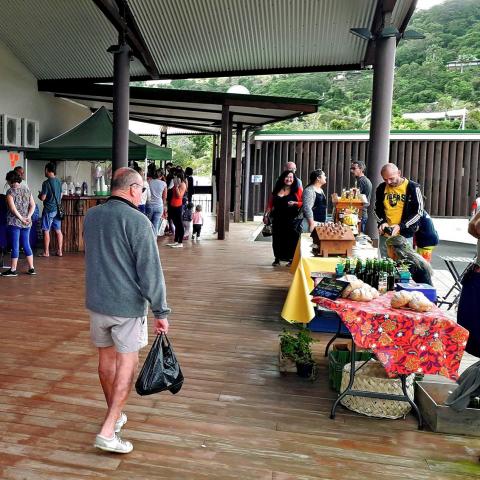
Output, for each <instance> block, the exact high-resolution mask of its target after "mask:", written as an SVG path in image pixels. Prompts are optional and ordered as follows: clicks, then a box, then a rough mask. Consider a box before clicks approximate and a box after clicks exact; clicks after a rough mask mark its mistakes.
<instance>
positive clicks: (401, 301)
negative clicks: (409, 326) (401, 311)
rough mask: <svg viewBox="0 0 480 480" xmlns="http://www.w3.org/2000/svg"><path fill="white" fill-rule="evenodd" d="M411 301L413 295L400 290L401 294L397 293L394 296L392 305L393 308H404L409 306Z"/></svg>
mask: <svg viewBox="0 0 480 480" xmlns="http://www.w3.org/2000/svg"><path fill="white" fill-rule="evenodd" d="M411 299H412V294H411V293H410V292H406V291H405V290H400V291H399V292H395V293H394V294H393V296H392V300H391V301H390V304H391V306H392V307H393V308H402V307H405V306H407V305H408V303H409V302H410V300H411Z"/></svg>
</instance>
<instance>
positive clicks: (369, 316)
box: [312, 292, 468, 427]
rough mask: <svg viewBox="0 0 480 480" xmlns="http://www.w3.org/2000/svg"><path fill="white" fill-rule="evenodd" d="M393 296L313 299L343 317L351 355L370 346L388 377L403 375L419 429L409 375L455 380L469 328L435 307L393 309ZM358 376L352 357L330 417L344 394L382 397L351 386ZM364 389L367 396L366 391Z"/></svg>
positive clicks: (403, 384) (401, 376) (403, 383)
mask: <svg viewBox="0 0 480 480" xmlns="http://www.w3.org/2000/svg"><path fill="white" fill-rule="evenodd" d="M392 295H393V292H389V293H387V294H385V295H382V296H380V297H379V298H377V299H375V300H372V301H371V302H355V301H353V300H347V299H337V300H330V299H327V298H323V297H314V298H313V300H312V301H313V302H314V303H315V304H317V305H321V306H323V307H326V308H330V309H331V310H334V311H335V312H337V313H338V315H340V317H341V319H342V321H343V323H344V324H345V325H346V327H347V328H348V329H349V331H350V333H351V334H352V358H353V359H354V358H355V351H354V350H355V346H359V347H362V348H366V349H369V350H371V351H372V352H373V353H374V354H375V356H376V357H377V359H378V360H379V361H380V362H381V363H382V365H383V366H384V367H385V370H386V372H387V375H388V376H389V377H390V378H393V377H396V376H398V377H400V379H401V382H402V390H403V392H404V394H405V396H406V398H403V400H408V401H409V403H410V404H411V405H412V407H413V408H414V410H415V411H416V412H417V416H418V418H419V427H421V424H422V422H421V417H420V412H419V411H418V408H417V406H416V405H415V403H414V402H413V400H412V399H410V398H409V397H408V395H407V393H406V389H405V377H406V375H410V374H412V373H420V374H440V375H443V376H445V377H447V378H451V379H453V380H455V379H456V378H457V376H458V368H459V366H460V361H461V359H462V355H463V352H464V350H465V346H466V343H467V338H468V331H467V330H465V329H464V328H463V327H461V326H460V325H458V324H457V323H456V322H454V321H453V320H451V319H450V318H449V317H447V316H446V315H445V313H444V312H442V311H441V310H440V309H439V308H438V307H435V306H434V307H433V309H432V310H431V311H430V312H425V313H419V312H415V311H412V310H409V309H404V308H392V307H391V306H390V299H391V296H392ZM354 376H355V362H354V360H352V368H351V373H350V382H349V385H348V387H347V388H346V390H345V391H344V392H342V393H341V395H340V396H339V397H338V398H337V400H336V401H335V403H334V405H333V407H332V413H331V416H332V418H334V416H335V409H336V407H337V405H338V403H339V402H340V400H341V399H342V398H343V397H344V396H346V395H357V396H378V395H379V394H377V393H375V394H374V395H372V392H358V391H355V390H351V387H352V385H353V380H354ZM365 393H369V395H364V394H365ZM387 398H392V397H391V396H389V397H387ZM397 400H398V398H397Z"/></svg>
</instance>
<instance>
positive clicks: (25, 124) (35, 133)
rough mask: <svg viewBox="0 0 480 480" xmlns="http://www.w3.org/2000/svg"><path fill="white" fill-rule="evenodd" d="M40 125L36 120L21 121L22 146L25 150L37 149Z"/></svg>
mask: <svg viewBox="0 0 480 480" xmlns="http://www.w3.org/2000/svg"><path fill="white" fill-rule="evenodd" d="M39 138H40V125H39V122H38V120H30V119H29V118H24V119H22V145H23V146H24V147H25V148H38V144H39Z"/></svg>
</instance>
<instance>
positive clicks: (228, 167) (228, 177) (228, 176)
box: [225, 113, 233, 232]
mask: <svg viewBox="0 0 480 480" xmlns="http://www.w3.org/2000/svg"><path fill="white" fill-rule="evenodd" d="M232 118H233V115H232V114H231V113H229V116H228V129H227V157H226V164H225V187H226V194H225V197H226V198H225V231H226V232H228V231H230V212H231V210H232Z"/></svg>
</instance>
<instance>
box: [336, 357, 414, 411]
mask: <svg viewBox="0 0 480 480" xmlns="http://www.w3.org/2000/svg"><path fill="white" fill-rule="evenodd" d="M363 363H364V362H355V368H358V367H359V366H360V365H362V364H363ZM413 378H414V375H409V376H408V377H407V379H406V382H407V392H408V395H409V397H410V398H413ZM349 379H350V364H349V363H348V364H347V365H345V366H344V367H343V375H342V385H341V387H340V392H343V391H344V390H345V389H346V388H347V386H348V381H349ZM352 389H353V390H363V391H367V392H379V393H390V394H394V395H403V392H402V384H401V382H400V379H399V378H388V377H387V373H386V372H385V368H384V367H383V365H382V364H381V363H380V362H377V361H374V360H370V361H369V362H368V363H367V364H366V365H364V366H363V367H362V368H361V369H360V370H358V371H357V372H356V373H355V381H354V382H353V387H352ZM341 404H342V405H344V406H345V407H347V408H348V409H350V410H353V411H354V412H358V413H362V414H363V415H367V416H369V417H379V418H401V417H405V415H406V414H407V413H408V412H409V411H410V409H411V408H412V407H411V405H410V404H409V403H408V402H401V401H398V400H383V399H380V398H370V397H354V396H352V395H346V396H345V397H344V398H343V399H342V400H341Z"/></svg>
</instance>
